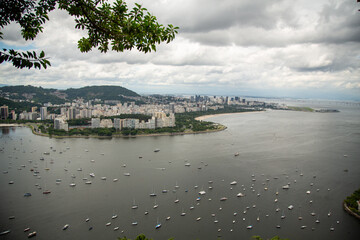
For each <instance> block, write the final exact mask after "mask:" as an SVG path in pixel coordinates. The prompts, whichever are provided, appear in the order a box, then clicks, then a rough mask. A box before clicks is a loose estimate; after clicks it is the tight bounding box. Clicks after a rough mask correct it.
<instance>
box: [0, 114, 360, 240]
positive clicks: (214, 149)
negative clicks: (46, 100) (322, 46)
mask: <svg viewBox="0 0 360 240" xmlns="http://www.w3.org/2000/svg"><path fill="white" fill-rule="evenodd" d="M302 114H307V113H301V112H281V111H280V112H276V111H269V112H264V113H254V114H243V115H241V114H234V115H230V116H226V117H223V116H218V117H216V116H215V117H213V118H212V119H211V120H212V121H216V122H220V123H221V124H224V125H226V126H227V127H228V129H227V130H225V131H222V132H218V133H212V134H199V135H184V136H164V137H143V138H129V139H126V138H125V139H110V140H109V139H106V140H104V139H51V138H50V139H48V138H43V137H39V136H35V135H32V133H31V131H30V130H29V129H28V128H22V127H17V128H13V129H10V131H9V133H8V134H2V135H1V142H0V144H1V145H0V148H1V151H0V156H1V162H0V170H1V174H0V180H1V181H0V184H1V188H0V193H1V196H5V197H3V199H2V200H1V203H2V204H1V207H0V215H1V218H0V225H1V226H2V228H3V229H0V232H1V234H2V235H3V236H7V237H9V239H10V237H11V239H18V238H26V237H27V236H28V234H29V233H24V228H29V230H30V229H31V233H32V232H36V237H39V238H40V236H41V238H44V239H63V238H77V239H100V238H106V239H114V238H116V237H122V236H127V237H130V238H135V237H136V236H137V235H138V234H140V233H144V234H146V236H147V237H149V238H153V239H155V240H157V239H168V238H170V237H174V238H175V239H196V238H199V239H217V238H218V237H222V238H224V239H232V238H236V237H238V238H242V239H250V238H251V236H253V235H260V236H264V237H265V238H268V237H272V236H275V235H279V236H281V237H282V238H289V239H291V240H297V239H299V240H300V239H304V238H308V239H312V238H313V239H316V238H319V237H320V236H321V237H323V238H324V239H330V240H331V239H334V240H335V239H339V238H340V239H341V238H342V237H344V236H346V238H348V239H351V237H355V236H357V235H358V233H359V230H358V222H357V220H356V219H354V218H353V217H351V216H350V215H349V214H347V213H346V212H344V211H343V209H342V206H341V202H342V200H343V198H345V197H346V196H347V195H349V193H351V192H353V191H354V189H356V188H358V186H357V184H358V182H359V180H360V179H359V176H360V169H359V164H358V163H357V160H356V156H359V154H360V152H359V151H360V150H359V149H358V148H357V146H359V143H360V139H359V137H358V136H357V135H353V134H352V133H353V132H356V131H357V132H359V131H360V123H358V122H357V121H356V119H359V118H356V117H358V115H355V117H354V116H353V114H355V113H354V112H348V113H347V112H346V109H345V111H341V112H340V113H336V114H337V115H334V117H332V118H331V119H329V118H328V117H329V115H324V114H322V115H321V114H320V113H318V114H317V115H311V117H307V118H306V119H305V120H302V121H305V122H300V121H297V120H296V119H297V118H298V117H301V116H302ZM326 114H332V113H326ZM339 114H343V115H339ZM356 114H358V113H356ZM293 119H295V120H293ZM344 119H345V120H346V123H343V122H344ZM354 119H355V120H354ZM262 122H263V123H264V124H263V125H262ZM265 123H266V124H265ZM281 124H282V126H283V127H282V128H279V129H278V128H276V127H275V126H279V125H281ZM299 124H300V125H301V126H302V128H298V127H297V126H298V125H299ZM347 124H350V125H351V128H349V125H347ZM330 126H337V127H336V128H331V127H330ZM255 129H257V130H255ZM45 140H46V141H45ZM67 146H71V148H67ZM140 146H141V147H140ZM50 147H52V148H50ZM154 149H155V150H159V149H161V151H160V150H159V151H154ZM53 150H56V151H53ZM45 152H46V153H49V154H44V153H45ZM60 152H61V154H60ZM100 152H103V153H104V154H100ZM234 152H235V153H237V152H238V153H239V155H237V156H234ZM139 155H141V156H142V158H139V157H138V156H139ZM344 155H346V157H344ZM40 157H43V160H40ZM92 160H94V161H92ZM30 161H31V163H30ZM51 162H52V163H51ZM188 162H191V165H186V163H188ZM46 163H47V164H48V165H49V166H50V164H51V167H49V170H45V168H44V167H42V166H46ZM64 166H66V169H67V171H65V170H64ZM124 166H125V167H126V171H127V172H131V175H130V174H129V175H125V174H124ZM323 166H326V171H323ZM19 168H20V169H22V170H19ZM31 169H37V170H38V173H37V174H38V175H37V176H33V174H34V172H33V171H31ZM79 169H81V171H78V170H79ZM159 169H164V170H159ZM300 169H301V171H300ZM344 169H349V171H347V172H345V171H344ZM38 176H41V178H37V177H38ZM84 176H90V177H91V178H90V179H91V181H88V180H83V179H84ZM101 176H102V177H101ZM105 176H106V178H109V179H113V181H106V180H105V179H104V180H102V178H105ZM314 176H316V177H315V178H314ZM334 176H336V177H334ZM59 179H61V181H59ZM114 179H116V181H114ZM10 181H13V182H14V183H13V184H8V183H9V182H10ZM90 183H91V184H90ZM174 183H175V184H174ZM69 184H75V185H74V187H69ZM70 186H71V185H70ZM284 186H285V188H284ZM209 187H211V188H209ZM161 189H164V190H165V189H168V190H166V191H162V190H161ZM203 189H205V190H206V191H204V190H203ZM27 193H31V195H28V194H27ZM43 193H44V194H43ZM157 193H158V194H157ZM24 196H26V197H24ZM135 199H136V202H135ZM274 199H275V200H276V201H274ZM155 206H156V207H155ZM115 212H116V214H115ZM144 212H145V214H144ZM10 216H14V217H13V218H12V219H9V217H10ZM15 216H16V217H15ZM282 216H284V217H282ZM300 217H301V220H300ZM84 219H85V220H84ZM90 219H91V220H90ZM320 220H321V221H320ZM159 224H160V226H159V227H157V226H158V225H159ZM110 225H111V226H112V227H110ZM209 225H210V226H216V227H209ZM70 226H71V227H70ZM185 228H186V229H188V230H187V231H182V229H185ZM62 229H64V230H65V229H66V231H62ZM89 230H91V231H89ZM8 231H9V232H8ZM29 232H30V231H29Z"/></svg>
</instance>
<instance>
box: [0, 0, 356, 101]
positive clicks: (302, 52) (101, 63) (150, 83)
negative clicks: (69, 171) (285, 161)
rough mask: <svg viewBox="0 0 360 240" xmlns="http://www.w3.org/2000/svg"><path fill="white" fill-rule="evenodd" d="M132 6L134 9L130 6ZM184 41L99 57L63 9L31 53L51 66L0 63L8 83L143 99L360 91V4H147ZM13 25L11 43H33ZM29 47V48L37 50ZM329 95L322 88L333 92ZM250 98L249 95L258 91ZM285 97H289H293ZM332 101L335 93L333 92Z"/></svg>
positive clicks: (250, 0)
mask: <svg viewBox="0 0 360 240" xmlns="http://www.w3.org/2000/svg"><path fill="white" fill-rule="evenodd" d="M127 2H128V6H129V7H130V8H131V7H132V6H133V2H139V1H133V0H131V1H127ZM140 3H142V4H143V6H144V7H146V8H147V9H148V10H149V11H150V12H151V13H153V14H154V15H156V17H157V19H158V20H159V21H160V22H161V23H163V24H164V25H166V24H167V23H171V24H173V25H175V26H179V27H180V30H179V34H178V36H177V38H176V39H175V40H174V41H173V42H171V43H170V44H164V43H163V44H161V45H160V46H158V47H157V52H152V53H149V54H144V53H139V52H137V51H136V50H133V51H127V52H123V53H116V52H108V53H107V54H101V53H99V52H98V51H97V50H93V51H91V52H89V53H80V51H79V50H78V49H77V41H78V39H80V37H81V36H82V35H83V34H84V33H83V32H81V31H78V30H75V28H74V26H75V24H74V20H73V19H72V17H69V16H68V15H67V14H66V12H63V11H54V12H52V13H51V14H50V21H49V22H47V23H46V24H45V26H44V32H43V33H42V34H39V35H38V37H37V39H36V40H35V41H34V42H32V43H31V44H32V45H31V46H33V47H35V48H38V49H39V50H40V49H43V50H45V51H46V54H47V56H48V57H50V60H51V63H52V67H50V68H49V69H47V70H41V71H38V70H18V69H15V68H13V67H12V66H10V65H9V64H1V66H0V83H5V84H32V85H37V86H39V85H41V86H43V87H61V88H68V87H81V86H86V85H101V84H107V85H109V84H115V85H122V86H125V87H129V88H130V87H131V88H133V89H134V90H136V91H139V92H149V91H155V92H164V91H165V90H166V91H170V92H168V93H176V92H189V93H200V92H201V93H205V92H204V91H208V93H211V94H216V93H218V94H222V93H225V92H226V93H229V92H233V93H235V92H239V93H243V92H246V91H247V90H249V89H251V91H252V94H253V95H256V94H257V92H258V93H263V92H264V89H265V90H268V91H267V92H268V93H270V94H271V92H275V91H277V90H279V89H283V90H284V89H288V90H289V93H292V92H296V91H297V90H299V89H303V90H306V89H312V90H313V89H325V90H326V89H333V88H335V89H339V91H344V92H346V91H348V90H352V92H351V96H353V95H354V94H353V92H354V91H355V92H358V93H359V98H360V72H359V71H360V70H359V69H360V62H359V59H360V57H359V56H360V18H359V13H358V11H357V9H358V8H360V6H359V4H356V3H355V1H346V0H336V1H330V2H329V1H326V0H321V1H313V0H299V1H285V0H282V1H277V0H271V1H260V0H242V1H235V0H224V1H218V0H181V1H180V0H171V1H170V0H169V1H166V0H152V1H150V0H148V1H147V0H143V1H142V2H141V1H140ZM18 30H19V29H18V28H17V27H16V26H14V25H13V24H12V25H10V26H8V27H7V28H6V29H5V30H4V37H5V38H4V40H3V41H2V42H3V43H5V44H8V45H16V46H24V45H25V44H26V42H25V41H24V40H23V39H22V38H21V36H20V35H19V32H18ZM28 44H29V43H28ZM325 90H323V91H325ZM249 91H250V90H249ZM284 91H285V90H284ZM329 97H331V95H329Z"/></svg>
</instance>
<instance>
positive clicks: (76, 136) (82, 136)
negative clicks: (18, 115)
mask: <svg viewBox="0 0 360 240" xmlns="http://www.w3.org/2000/svg"><path fill="white" fill-rule="evenodd" d="M28 127H29V128H31V130H32V133H33V134H35V135H37V136H41V137H48V138H99V139H111V138H136V137H161V136H180V135H189V134H202V133H214V132H220V131H223V130H225V129H226V128H227V127H226V126H224V125H219V128H218V129H213V130H205V131H198V132H175V133H153V134H137V135H128V136H124V135H118V134H114V135H111V136H98V135H89V136H84V135H73V136H57V135H52V136H50V135H48V134H44V133H39V132H36V131H34V128H33V127H32V126H31V125H28Z"/></svg>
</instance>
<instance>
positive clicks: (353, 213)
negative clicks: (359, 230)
mask: <svg viewBox="0 0 360 240" xmlns="http://www.w3.org/2000/svg"><path fill="white" fill-rule="evenodd" d="M343 207H344V210H345V211H346V212H347V213H349V214H350V215H352V216H354V217H355V218H357V219H359V220H360V216H359V215H357V213H355V212H353V211H351V209H350V208H349V207H348V206H347V205H346V203H345V202H344V203H343Z"/></svg>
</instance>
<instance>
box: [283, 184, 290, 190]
mask: <svg viewBox="0 0 360 240" xmlns="http://www.w3.org/2000/svg"><path fill="white" fill-rule="evenodd" d="M289 188H290V186H289V184H286V185H284V186H282V189H289Z"/></svg>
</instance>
